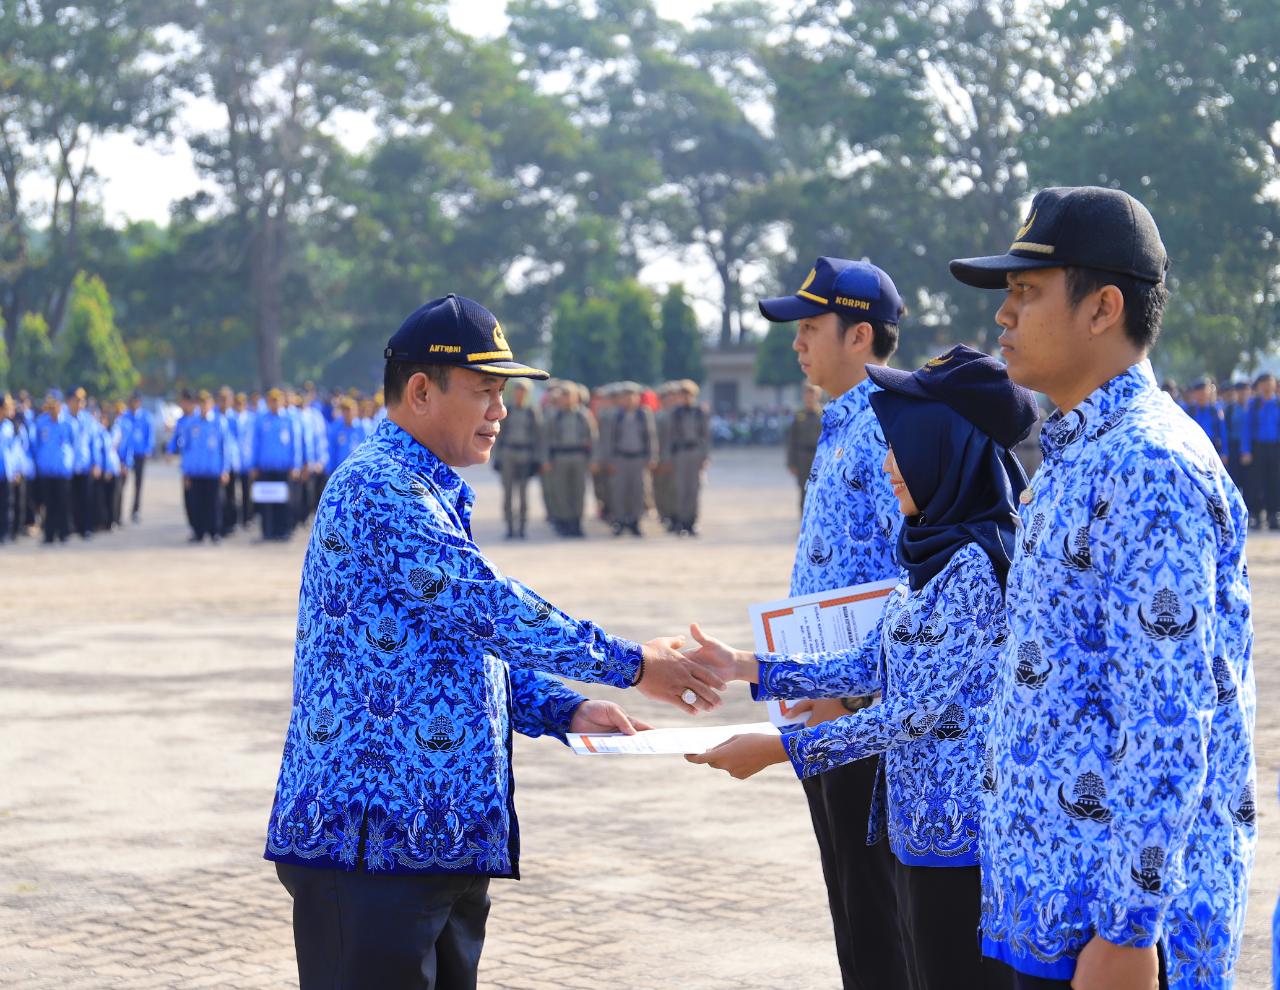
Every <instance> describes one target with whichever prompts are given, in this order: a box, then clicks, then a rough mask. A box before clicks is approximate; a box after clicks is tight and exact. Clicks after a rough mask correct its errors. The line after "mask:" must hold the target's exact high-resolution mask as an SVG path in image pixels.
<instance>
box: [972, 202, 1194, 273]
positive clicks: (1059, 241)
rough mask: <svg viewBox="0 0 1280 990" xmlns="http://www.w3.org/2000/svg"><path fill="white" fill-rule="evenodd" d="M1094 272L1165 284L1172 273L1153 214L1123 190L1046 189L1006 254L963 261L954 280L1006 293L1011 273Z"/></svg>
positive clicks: (1028, 214) (1029, 212)
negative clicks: (1039, 270)
mask: <svg viewBox="0 0 1280 990" xmlns="http://www.w3.org/2000/svg"><path fill="white" fill-rule="evenodd" d="M1068 266H1070V267H1078V268H1094V269H1098V270H1100V271H1104V272H1114V273H1115V274H1117V275H1130V276H1132V277H1133V278H1136V279H1141V280H1142V281H1144V282H1153V283H1154V282H1162V281H1163V280H1164V274H1165V271H1166V270H1167V269H1168V267H1169V258H1168V255H1167V254H1165V250H1164V244H1163V243H1162V242H1161V240H1160V231H1159V230H1158V229H1157V228H1156V222H1155V220H1154V219H1152V217H1151V214H1150V213H1149V212H1148V211H1147V208H1146V207H1145V206H1143V205H1142V204H1141V203H1139V202H1138V201H1137V200H1136V199H1134V198H1133V197H1132V196H1130V195H1129V194H1128V193H1127V192H1123V191H1121V190H1119V189H1106V188H1103V187H1101V186H1059V187H1056V188H1053V189H1044V190H1042V191H1041V192H1039V193H1037V194H1036V198H1035V199H1033V200H1032V201H1031V209H1030V210H1029V211H1028V212H1027V218H1026V220H1024V221H1023V223H1022V226H1021V227H1020V228H1019V229H1018V231H1017V233H1016V234H1014V237H1013V244H1012V245H1011V246H1010V248H1009V250H1008V251H1007V252H1006V253H1005V254H998V255H993V256H991V257H986V258H960V259H957V260H956V261H953V262H951V274H952V275H954V276H955V277H956V278H958V279H959V280H960V281H961V282H964V283H965V284H966V285H973V286H977V287H978V288H979V289H1003V288H1004V287H1005V285H1006V283H1007V279H1006V278H1005V276H1006V275H1007V274H1008V273H1009V272H1019V271H1028V270H1030V269H1033V268H1064V267H1068Z"/></svg>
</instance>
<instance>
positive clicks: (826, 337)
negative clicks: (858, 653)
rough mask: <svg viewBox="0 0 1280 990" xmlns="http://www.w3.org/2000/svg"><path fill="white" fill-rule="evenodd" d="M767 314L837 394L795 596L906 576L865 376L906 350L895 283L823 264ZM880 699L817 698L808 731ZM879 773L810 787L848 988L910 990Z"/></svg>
mask: <svg viewBox="0 0 1280 990" xmlns="http://www.w3.org/2000/svg"><path fill="white" fill-rule="evenodd" d="M760 312H761V313H762V314H763V315H764V317H765V318H766V319H768V320H770V321H772V322H776V323H784V322H790V321H793V320H794V321H796V337H795V343H794V345H793V346H794V348H795V351H796V353H797V355H798V357H799V361H800V369H801V370H802V371H803V372H804V374H805V377H806V378H808V380H809V381H810V382H812V383H813V384H814V385H817V386H819V387H820V388H822V389H823V390H825V391H826V392H827V394H829V395H830V396H831V397H832V399H831V401H830V402H829V403H827V406H826V408H825V409H824V410H823V412H822V433H821V435H820V436H819V438H818V449H817V451H816V453H815V455H814V459H813V468H812V469H811V471H810V473H809V483H808V486H807V488H806V491H805V501H804V510H803V512H802V514H801V520H800V538H799V540H798V542H797V544H796V559H795V564H794V566H793V568H792V571H791V595H792V596H796V595H808V594H813V593H814V592H819V591H831V590H833V589H835V588H844V587H847V586H849V585H853V584H863V583H865V582H868V581H880V580H884V579H886V578H896V577H898V576H899V574H900V572H901V568H900V567H899V566H898V564H897V561H896V560H895V558H894V547H895V546H896V545H897V542H898V529H899V528H900V527H901V525H902V514H901V513H900V512H899V511H898V500H897V499H896V498H895V497H894V494H893V491H892V489H891V488H890V487H889V483H888V481H887V480H886V479H885V475H884V472H883V471H882V470H881V464H882V463H883V462H884V457H885V453H886V451H887V450H888V447H887V446H886V445H885V441H884V436H883V435H882V434H881V432H880V427H879V424H878V423H877V421H876V418H875V414H874V413H873V412H872V411H871V404H870V401H869V397H870V395H871V393H872V392H873V391H875V386H874V385H873V384H872V382H871V380H870V379H869V378H868V377H867V370H866V366H867V365H868V364H872V365H883V364H884V363H886V362H887V361H888V360H889V358H890V357H891V356H892V355H893V352H894V350H896V349H897V346H898V320H899V319H900V318H901V316H902V313H903V305H902V300H901V297H900V296H899V295H898V290H897V289H896V288H895V287H894V284H893V280H892V279H890V278H889V276H888V275H887V274H886V273H885V272H883V271H882V270H881V269H879V268H877V267H876V266H875V265H872V264H868V263H866V262H862V261H848V260H846V259H843V258H819V259H818V260H817V261H816V262H814V265H813V268H812V270H811V271H810V272H809V276H808V278H806V279H805V281H804V284H803V285H802V286H801V287H800V288H799V290H797V292H796V293H795V295H793V296H783V297H780V298H777V299H766V300H764V301H762V302H761V303H760ZM872 701H873V699H871V698H845V699H830V700H825V701H816V702H814V709H813V715H812V717H811V718H810V720H809V723H808V724H809V725H811V726H812V725H817V724H819V723H821V722H826V721H829V720H831V719H835V718H839V717H840V716H841V715H844V714H847V713H848V712H851V711H858V710H859V709H862V708H865V707H867V706H868V705H870V704H871V703H872ZM878 767H879V759H878V758H877V757H875V756H871V757H867V758H866V759H862V760H857V761H854V762H852V763H847V764H844V765H843V766H839V767H835V768H833V769H831V770H828V771H827V772H825V773H821V774H817V775H814V776H811V777H806V778H805V779H804V780H803V781H802V786H803V787H804V792H805V797H806V799H807V800H808V802H809V812H810V817H811V818H812V821H813V830H814V836H815V837H816V838H817V841H818V851H819V853H820V855H821V858H822V873H823V877H824V879H825V881H826V886H827V900H828V903H829V905H830V907H831V920H832V926H833V928H834V930H835V940H836V954H837V957H838V959H839V963H840V972H841V975H842V978H843V981H844V987H845V990H879V988H882V987H899V986H906V985H907V984H906V971H905V967H906V963H905V961H904V959H903V956H902V953H901V947H900V942H899V939H898V936H897V926H896V921H895V920H894V919H895V917H896V913H897V911H896V907H895V898H894V893H893V886H892V872H891V871H892V869H893V863H892V857H891V854H890V852H889V848H888V844H887V843H885V842H877V843H875V844H874V845H870V846H868V845H867V843H866V835H867V821H868V818H869V815H870V809H871V799H872V793H873V790H874V788H875V786H876V781H877V774H878Z"/></svg>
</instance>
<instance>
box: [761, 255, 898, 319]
mask: <svg viewBox="0 0 1280 990" xmlns="http://www.w3.org/2000/svg"><path fill="white" fill-rule="evenodd" d="M759 305H760V312H761V314H762V315H763V316H764V318H765V319H766V320H769V321H770V322H772V323H790V322H792V321H793V320H803V319H807V318H808V317H810V316H818V315H820V314H822V313H841V314H844V315H846V316H852V317H861V318H862V319H864V320H880V321H881V322H883V323H897V322H898V320H899V319H901V318H902V297H901V296H900V295H898V289H897V287H896V286H895V285H894V284H893V279H891V278H890V277H889V276H888V275H887V274H886V273H885V272H884V271H883V270H882V269H880V268H877V267H876V266H875V265H873V264H871V263H870V262H867V261H849V260H848V259H847V258H819V259H818V260H817V261H815V262H814V263H813V267H812V268H811V269H810V270H809V277H808V278H806V279H805V280H804V285H802V286H800V288H799V289H797V290H796V293H795V295H793V296H778V297H776V298H774V299H762V300H761V301H760V304H759Z"/></svg>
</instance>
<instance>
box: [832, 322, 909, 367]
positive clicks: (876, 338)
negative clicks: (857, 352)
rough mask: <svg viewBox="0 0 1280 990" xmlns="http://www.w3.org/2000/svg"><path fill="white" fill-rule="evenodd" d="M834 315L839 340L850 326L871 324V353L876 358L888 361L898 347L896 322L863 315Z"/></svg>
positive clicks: (842, 338)
mask: <svg viewBox="0 0 1280 990" xmlns="http://www.w3.org/2000/svg"><path fill="white" fill-rule="evenodd" d="M836 317H837V318H838V319H839V320H840V339H841V341H843V340H844V335H845V334H847V333H848V332H849V328H850V327H856V326H857V325H858V324H859V323H868V324H870V325H871V353H872V354H874V355H875V356H876V359H877V360H879V361H888V360H889V358H891V357H893V352H894V351H896V350H897V349H898V324H896V323H886V322H885V321H884V320H872V319H868V318H867V317H865V316H846V315H845V314H844V313H836Z"/></svg>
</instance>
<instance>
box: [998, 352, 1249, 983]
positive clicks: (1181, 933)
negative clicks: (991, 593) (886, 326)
mask: <svg viewBox="0 0 1280 990" xmlns="http://www.w3.org/2000/svg"><path fill="white" fill-rule="evenodd" d="M1041 445H1042V447H1043V449H1044V455H1045V457H1044V464H1043V466H1042V467H1041V468H1040V471H1039V472H1038V473H1037V474H1036V476H1035V478H1034V480H1033V481H1032V482H1031V487H1030V489H1029V490H1028V492H1027V493H1025V494H1024V496H1023V502H1024V504H1023V506H1022V510H1021V516H1022V523H1023V526H1022V533H1021V538H1020V542H1019V546H1018V548H1017V550H1016V552H1015V555H1014V561H1013V567H1012V570H1011V571H1010V573H1009V584H1008V611H1009V630H1010V636H1009V643H1008V646H1007V648H1006V657H1005V661H1004V664H1003V665H1002V667H1001V671H1000V677H999V680H998V682H997V685H996V692H995V698H994V700H993V703H992V704H993V709H992V724H991V734H990V738H991V743H990V764H989V766H988V768H987V773H986V780H985V783H986V784H987V785H988V786H989V787H990V791H991V793H990V794H989V801H988V813H987V815H986V816H985V817H984V820H983V845H982V852H983V931H984V941H983V950H984V952H986V954H987V955H990V956H994V957H996V958H1000V959H1004V960H1006V961H1008V962H1009V963H1011V964H1012V965H1013V966H1014V967H1015V968H1016V969H1019V970H1021V971H1023V972H1025V973H1029V974H1032V975H1040V976H1044V977H1049V978H1054V979H1063V980H1065V979H1070V977H1071V976H1072V974H1073V973H1074V970H1075V958H1076V956H1077V955H1078V954H1079V952H1080V949H1081V948H1082V947H1083V946H1084V945H1085V943H1086V942H1088V941H1089V939H1090V938H1091V937H1093V936H1094V935H1095V934H1096V935H1101V936H1102V937H1103V938H1104V939H1106V940H1108V941H1110V942H1114V943H1117V944H1120V945H1132V946H1148V945H1151V944H1153V943H1154V942H1156V941H1160V942H1163V944H1164V949H1165V955H1166V958H1167V960H1168V968H1169V977H1170V980H1169V982H1170V986H1172V987H1176V988H1192V987H1195V988H1207V987H1221V988H1226V987H1230V986H1231V985H1232V981H1233V967H1234V965H1235V960H1236V956H1237V953H1238V951H1239V948H1240V935H1241V931H1242V928H1243V924H1244V906H1245V890H1246V887H1247V885H1248V877H1249V868H1250V864H1251V863H1252V860H1253V846H1254V836H1255V830H1254V779H1255V771H1254V760H1253V718H1254V685H1253V671H1252V667H1251V664H1250V655H1251V652H1252V646H1253V631H1252V624H1251V621H1250V618H1249V584H1248V578H1247V574H1246V570H1245V559H1244V547H1245V535H1246V532H1247V529H1248V517H1247V515H1246V512H1245V508H1244V503H1243V501H1242V500H1241V498H1240V494H1239V492H1238V491H1237V490H1236V488H1235V486H1234V485H1233V484H1232V483H1231V481H1230V479H1229V478H1228V477H1227V475H1226V473H1225V470H1224V469H1223V466H1222V460H1221V458H1219V457H1218V455H1217V452H1216V451H1215V450H1214V448H1213V444H1212V443H1211V442H1210V441H1209V438H1208V437H1206V436H1205V435H1204V432H1203V431H1202V430H1201V429H1200V428H1199V427H1197V426H1196V425H1195V423H1193V422H1192V421H1191V420H1190V419H1189V418H1188V417H1187V416H1186V415H1185V414H1184V413H1183V412H1182V411H1181V410H1180V409H1178V408H1177V406H1176V405H1175V404H1174V403H1173V401H1172V400H1171V399H1170V398H1169V397H1168V396H1167V395H1165V394H1164V393H1163V392H1161V391H1160V390H1159V389H1158V388H1157V387H1156V382H1155V378H1154V376H1153V375H1152V372H1151V366H1150V365H1149V364H1147V363H1146V362H1143V363H1141V364H1138V365H1135V366H1134V367H1132V368H1130V369H1129V370H1128V371H1127V372H1125V373H1124V374H1122V375H1120V376H1118V377H1116V378H1114V379H1112V380H1111V381H1110V382H1108V383H1107V384H1106V385H1104V386H1102V387H1101V388H1100V389H1098V390H1097V391H1096V392H1094V393H1093V394H1092V395H1091V396H1089V398H1088V399H1087V400H1085V402H1083V403H1082V404H1081V405H1080V406H1078V407H1077V408H1076V409H1074V410H1072V411H1071V412H1070V413H1068V414H1066V415H1065V416H1064V415H1062V414H1060V413H1059V414H1056V415H1055V416H1054V417H1053V418H1051V419H1050V420H1049V422H1048V423H1047V424H1046V425H1045V429H1044V433H1043V436H1042V438H1041Z"/></svg>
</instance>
